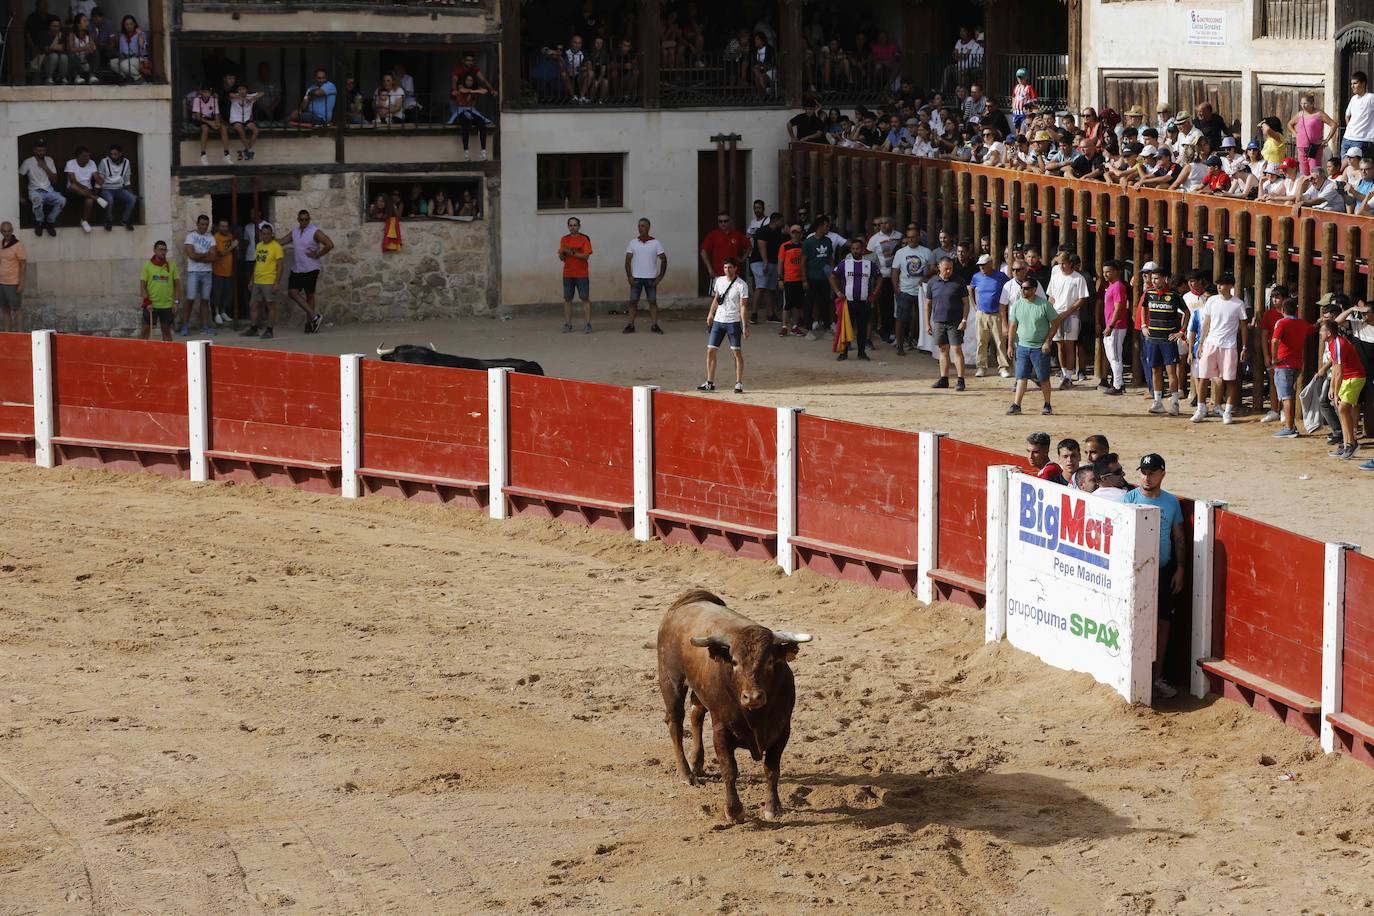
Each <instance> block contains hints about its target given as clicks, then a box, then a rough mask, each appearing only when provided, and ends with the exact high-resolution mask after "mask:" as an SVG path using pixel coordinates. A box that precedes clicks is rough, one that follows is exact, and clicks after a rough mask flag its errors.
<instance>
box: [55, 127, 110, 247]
mask: <svg viewBox="0 0 1374 916" xmlns="http://www.w3.org/2000/svg"><path fill="white" fill-rule="evenodd" d="M62 170H63V171H64V172H66V173H67V193H68V194H70V195H72V196H73V197H78V198H80V199H81V228H82V230H83V231H85V232H90V231H91V214H92V213H94V212H95V205H96V204H99V205H100V208H101V209H102V210H103V209H105V208H106V207H107V206H109V205H108V204H106V203H105V201H103V200H101V199H100V197H99V195H97V193H96V192H97V191H98V190H99V188H100V172H99V170H98V168H97V167H96V164H95V160H94V159H92V158H91V150H90V147H87V146H78V147H77V148H76V155H75V156H73V157H72V158H71V159H68V160H67V164H66V165H65V166H63V168H62Z"/></svg>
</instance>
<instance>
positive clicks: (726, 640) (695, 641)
mask: <svg viewBox="0 0 1374 916" xmlns="http://www.w3.org/2000/svg"><path fill="white" fill-rule="evenodd" d="M692 645H694V646H696V647H697V648H698V649H705V648H707V647H709V646H719V647H721V648H723V649H728V648H730V637H729V636H720V635H716V634H713V635H711V636H693V637H692Z"/></svg>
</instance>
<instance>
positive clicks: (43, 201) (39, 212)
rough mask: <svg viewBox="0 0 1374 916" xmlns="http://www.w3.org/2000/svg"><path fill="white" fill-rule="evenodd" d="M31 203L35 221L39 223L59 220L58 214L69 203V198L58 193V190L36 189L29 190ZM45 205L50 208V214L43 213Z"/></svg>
mask: <svg viewBox="0 0 1374 916" xmlns="http://www.w3.org/2000/svg"><path fill="white" fill-rule="evenodd" d="M29 205H30V206H31V207H33V221H34V222H35V223H39V224H47V223H55V222H57V217H58V214H60V213H61V212H62V208H63V207H65V206H66V205H67V198H65V197H63V196H62V195H61V194H58V193H57V192H56V191H34V190H32V189H30V190H29ZM44 207H46V208H47V210H48V215H47V216H44V215H43V210H44Z"/></svg>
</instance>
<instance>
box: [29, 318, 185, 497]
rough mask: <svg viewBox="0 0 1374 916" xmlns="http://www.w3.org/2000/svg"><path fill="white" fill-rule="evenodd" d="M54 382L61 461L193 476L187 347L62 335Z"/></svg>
mask: <svg viewBox="0 0 1374 916" xmlns="http://www.w3.org/2000/svg"><path fill="white" fill-rule="evenodd" d="M52 385H53V406H54V410H53V451H54V453H55V457H56V460H57V461H58V462H60V463H61V464H70V465H76V466H78V467H88V468H106V469H109V470H118V471H141V470H147V471H153V472H155V473H159V474H164V475H166V476H168V477H185V476H187V474H188V473H189V469H190V454H191V453H190V444H189V443H190V430H189V428H188V425H187V422H186V410H187V407H186V347H184V346H182V345H179V344H172V343H163V342H161V341H150V340H111V339H110V338H107V337H82V336H79V335H75V334H56V335H54V336H53V377H52Z"/></svg>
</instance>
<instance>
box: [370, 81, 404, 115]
mask: <svg viewBox="0 0 1374 916" xmlns="http://www.w3.org/2000/svg"><path fill="white" fill-rule="evenodd" d="M405 107H406V93H405V90H404V89H402V88H401V87H400V86H397V85H396V77H395V76H393V75H392V74H390V73H383V74H382V84H381V85H380V86H378V87H377V91H376V92H375V93H373V95H372V110H373V113H374V114H375V115H376V117H375V119H374V120H373V122H372V123H373V124H374V125H376V126H377V127H381V126H382V125H383V124H386V125H391V124H404V123H405V119H406V112H405Z"/></svg>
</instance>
